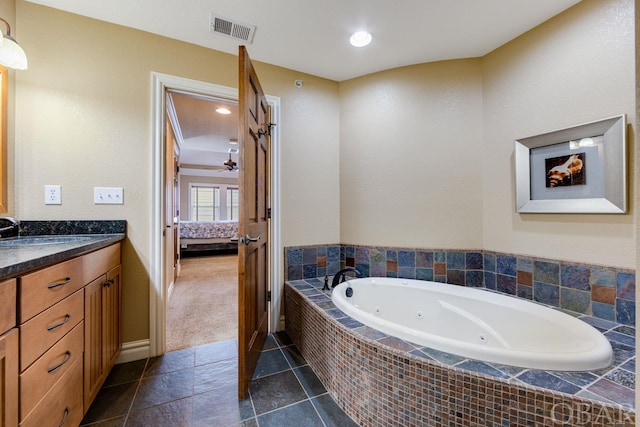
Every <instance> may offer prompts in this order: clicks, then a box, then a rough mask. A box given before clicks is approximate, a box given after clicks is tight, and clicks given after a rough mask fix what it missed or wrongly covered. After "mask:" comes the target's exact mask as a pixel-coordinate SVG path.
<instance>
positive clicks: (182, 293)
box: [167, 255, 238, 351]
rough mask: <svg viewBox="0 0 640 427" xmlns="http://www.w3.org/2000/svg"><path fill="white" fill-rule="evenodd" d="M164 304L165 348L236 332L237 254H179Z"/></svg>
mask: <svg viewBox="0 0 640 427" xmlns="http://www.w3.org/2000/svg"><path fill="white" fill-rule="evenodd" d="M180 264H181V272H180V277H178V279H177V281H176V283H175V285H174V289H173V292H172V293H171V297H170V299H169V304H168V305H167V351H173V350H180V349H183V348H189V347H195V346H198V345H202V344H209V343H213V342H218V341H225V340H229V339H235V338H237V335H238V257H237V255H216V256H204V257H194V258H183V259H182V260H181V261H180Z"/></svg>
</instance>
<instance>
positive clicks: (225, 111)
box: [216, 107, 231, 114]
mask: <svg viewBox="0 0 640 427" xmlns="http://www.w3.org/2000/svg"><path fill="white" fill-rule="evenodd" d="M216 113H220V114H231V110H229V109H228V108H224V107H220V108H216Z"/></svg>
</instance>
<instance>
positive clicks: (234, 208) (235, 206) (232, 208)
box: [227, 187, 240, 221]
mask: <svg viewBox="0 0 640 427" xmlns="http://www.w3.org/2000/svg"><path fill="white" fill-rule="evenodd" d="M239 214H240V193H239V192H238V188H237V187H235V188H234V187H227V219H230V220H235V221H237V220H238V215H239Z"/></svg>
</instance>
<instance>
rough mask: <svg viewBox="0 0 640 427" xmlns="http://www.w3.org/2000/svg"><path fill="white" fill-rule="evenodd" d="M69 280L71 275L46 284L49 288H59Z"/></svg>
mask: <svg viewBox="0 0 640 427" xmlns="http://www.w3.org/2000/svg"><path fill="white" fill-rule="evenodd" d="M70 281H71V277H67V278H65V279H64V280H61V281H59V282H54V283H51V284H50V285H49V286H47V288H49V289H55V288H59V287H60V286H64V285H66V284H67V283H69V282H70Z"/></svg>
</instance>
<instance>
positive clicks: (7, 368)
mask: <svg viewBox="0 0 640 427" xmlns="http://www.w3.org/2000/svg"><path fill="white" fill-rule="evenodd" d="M17 425H18V329H11V330H10V331H9V332H7V333H6V334H4V335H2V336H0V427H16V426H17Z"/></svg>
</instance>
